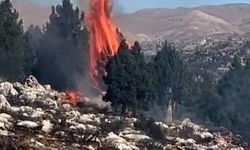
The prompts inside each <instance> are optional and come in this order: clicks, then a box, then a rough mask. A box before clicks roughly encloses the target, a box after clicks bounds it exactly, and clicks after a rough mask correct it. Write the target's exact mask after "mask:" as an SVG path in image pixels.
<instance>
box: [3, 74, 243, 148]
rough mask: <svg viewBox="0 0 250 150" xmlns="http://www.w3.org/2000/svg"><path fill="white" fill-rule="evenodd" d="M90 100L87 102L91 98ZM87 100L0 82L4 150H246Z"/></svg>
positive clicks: (222, 133)
mask: <svg viewBox="0 0 250 150" xmlns="http://www.w3.org/2000/svg"><path fill="white" fill-rule="evenodd" d="M90 101H91V100H90ZM87 103H88V101H87V99H86V98H84V97H82V98H81V100H80V101H79V102H78V103H77V104H74V103H72V102H71V101H70V100H69V99H67V97H66V96H65V94H64V93H59V92H57V91H55V90H53V89H51V88H50V86H49V85H46V86H43V85H40V84H39V83H38V82H37V80H36V79H35V78H34V77H33V76H30V77H29V78H27V79H26V82H25V83H24V84H21V83H14V84H12V83H10V82H2V83H0V147H1V149H2V150H9V149H13V150H17V149H48V150H50V149H51V150H52V149H53V150H142V149H152V150H180V149H183V150H184V149H192V150H203V149H204V150H218V149H220V150H244V149H245V148H246V149H247V145H246V144H244V142H243V141H242V139H241V137H239V136H234V135H233V134H232V133H231V132H230V131H228V130H226V129H224V128H214V129H207V128H204V127H202V126H199V125H197V124H194V123H192V122H191V121H190V120H189V119H185V120H184V121H183V122H182V123H179V124H169V125H167V124H165V123H163V122H155V121H153V120H148V119H145V118H144V119H143V118H141V119H140V118H131V117H126V116H113V115H111V114H110V113H109V114H108V113H100V112H98V111H97V110H96V109H94V108H96V107H93V106H94V105H93V104H92V105H89V104H87ZM243 147H244V148H243Z"/></svg>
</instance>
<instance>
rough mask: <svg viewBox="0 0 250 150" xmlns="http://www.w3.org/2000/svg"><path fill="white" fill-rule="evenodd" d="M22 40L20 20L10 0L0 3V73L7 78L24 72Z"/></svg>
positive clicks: (16, 76)
mask: <svg viewBox="0 0 250 150" xmlns="http://www.w3.org/2000/svg"><path fill="white" fill-rule="evenodd" d="M24 55H25V52H24V40H23V27H22V20H21V19H19V15H18V12H17V11H16V10H15V9H14V8H13V5H12V3H11V2H10V0H4V1H2V2H1V3H0V68H1V69H0V75H1V76H3V77H5V78H7V79H8V80H11V81H14V80H18V79H21V78H22V77H23V74H24V70H23V69H24V63H25V62H24Z"/></svg>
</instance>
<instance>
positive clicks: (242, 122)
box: [215, 57, 250, 139]
mask: <svg viewBox="0 0 250 150" xmlns="http://www.w3.org/2000/svg"><path fill="white" fill-rule="evenodd" d="M249 86H250V69H249V67H248V65H247V66H246V67H244V66H242V65H241V63H240V59H239V58H238V57H235V58H234V60H233V62H232V67H231V68H230V71H229V72H227V73H226V74H225V75H224V76H223V78H222V79H221V80H220V81H219V84H218V93H219V95H220V96H221V97H222V100H221V102H220V103H219V105H220V109H219V111H218V117H217V119H216V120H215V122H216V123H217V124H219V125H223V126H226V127H228V128H230V129H232V130H234V131H236V132H239V133H241V134H242V135H244V136H245V137H247V138H248V139H250V136H249V135H250V128H249V124H250V117H249V116H250V110H249V107H248V106H249V105H250V100H249V98H250V92H249Z"/></svg>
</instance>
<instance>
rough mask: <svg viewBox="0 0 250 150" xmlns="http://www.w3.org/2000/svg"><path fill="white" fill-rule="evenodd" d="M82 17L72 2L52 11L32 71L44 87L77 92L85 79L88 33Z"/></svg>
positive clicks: (63, 0) (64, 3)
mask: <svg viewBox="0 0 250 150" xmlns="http://www.w3.org/2000/svg"><path fill="white" fill-rule="evenodd" d="M82 17H83V15H81V14H80V12H79V9H78V8H76V9H74V8H73V4H71V3H70V0H62V4H61V5H57V6H56V7H52V12H51V15H50V18H49V22H48V23H47V25H46V28H45V30H44V33H43V35H42V38H41V41H40V45H39V48H38V50H37V51H38V61H37V64H36V66H35V69H34V71H33V73H34V74H35V75H36V76H37V77H38V79H39V80H40V81H41V82H42V83H50V84H51V85H52V86H53V87H54V88H57V89H59V90H75V89H76V88H78V86H79V85H80V84H79V83H78V82H81V81H80V80H81V79H83V78H84V77H85V75H86V73H85V72H86V70H87V61H88V60H87V58H88V43H87V42H88V32H87V28H86V26H85V25H84V23H82V22H83V20H84V18H82ZM82 86H83V85H82Z"/></svg>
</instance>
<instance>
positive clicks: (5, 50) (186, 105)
mask: <svg viewBox="0 0 250 150" xmlns="http://www.w3.org/2000/svg"><path fill="white" fill-rule="evenodd" d="M83 20H84V13H82V12H80V10H79V9H78V8H74V7H73V5H72V4H71V3H70V1H69V0H62V4H60V5H57V6H55V7H52V9H51V15H50V16H49V21H48V23H47V24H46V25H45V26H44V27H43V28H40V27H38V26H33V25H31V26H30V27H28V28H27V30H24V29H23V25H22V20H21V19H20V18H19V15H18V12H17V11H16V10H15V9H14V8H13V5H12V3H11V1H10V0H3V1H2V2H1V3H0V77H1V78H4V79H6V80H9V81H20V80H22V79H23V78H24V77H25V76H26V75H28V74H33V75H35V76H36V77H37V78H38V80H39V81H40V82H42V83H46V84H47V83H49V84H51V85H52V86H53V87H54V88H56V89H59V90H62V89H64V88H68V89H75V88H77V84H78V83H77V82H78V81H79V80H81V79H82V78H83V77H84V76H86V73H85V71H86V69H87V62H88V43H87V41H88V31H87V28H86V26H85V23H84V21H83ZM246 46H249V45H246ZM249 47H250V46H249ZM105 69H106V72H107V75H106V76H105V77H103V81H104V83H105V85H106V87H107V91H106V94H105V95H104V100H106V101H111V102H112V105H113V107H114V110H115V112H120V113H126V110H128V109H129V110H131V112H132V113H133V115H138V114H139V112H140V110H143V111H149V110H150V109H151V108H152V107H155V106H157V107H159V108H161V109H162V110H163V109H165V106H166V105H167V104H168V103H169V101H170V100H172V101H174V102H175V103H176V111H175V118H176V119H180V118H182V117H190V118H192V119H194V120H196V121H199V122H201V123H203V124H210V125H215V126H225V127H227V128H230V129H232V130H233V131H235V132H237V133H240V134H242V135H244V136H245V137H247V138H248V139H250V127H249V123H250V122H249V121H250V119H249V116H250V109H249V108H248V106H249V105H248V104H250V101H249V100H250V91H249V89H248V87H250V62H246V63H245V65H242V63H241V61H240V58H238V57H237V56H235V58H234V59H233V60H232V64H231V67H230V70H229V71H228V72H227V73H225V74H224V75H223V76H222V77H221V79H220V80H219V81H216V80H215V79H214V78H213V76H212V75H211V74H209V73H205V74H202V75H201V74H199V75H197V74H195V73H194V72H191V71H190V70H189V68H188V67H187V65H186V64H185V63H184V62H183V59H182V57H181V55H180V54H179V53H178V51H176V49H175V46H174V45H172V44H169V43H167V42H165V43H164V44H163V46H162V48H161V50H160V51H158V52H157V54H156V56H153V57H152V58H151V59H150V60H147V59H146V58H145V57H144V55H143V52H142V49H141V47H140V44H139V43H138V42H135V43H134V45H133V46H132V47H129V46H128V45H127V44H126V41H124V40H123V41H122V42H121V44H120V46H119V50H118V53H117V54H116V55H115V56H113V57H111V58H110V59H109V61H108V62H107V65H106V68H105ZM74 79H76V80H74ZM64 90H65V89H64Z"/></svg>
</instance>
